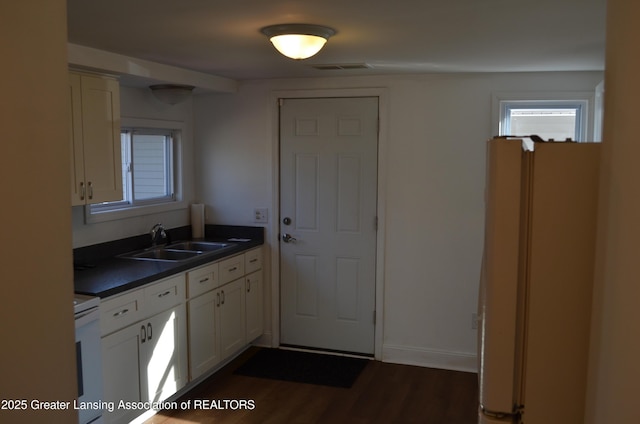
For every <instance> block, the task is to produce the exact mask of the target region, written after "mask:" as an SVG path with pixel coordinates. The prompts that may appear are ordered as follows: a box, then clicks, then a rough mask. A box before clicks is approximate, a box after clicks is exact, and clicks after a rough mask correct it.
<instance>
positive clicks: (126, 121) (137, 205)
mask: <svg viewBox="0 0 640 424" xmlns="http://www.w3.org/2000/svg"><path fill="white" fill-rule="evenodd" d="M123 130H131V131H133V132H135V131H136V130H140V131H143V132H144V133H149V134H153V133H158V134H162V133H164V134H166V133H169V132H171V133H172V135H173V141H172V144H173V152H172V153H171V155H170V156H171V157H170V158H169V162H170V163H169V164H168V166H170V167H171V169H172V181H171V183H170V184H171V185H172V190H171V191H172V194H171V195H170V196H163V197H161V198H158V199H149V200H138V201H135V202H134V203H129V202H120V203H118V202H114V203H113V204H112V205H108V206H100V207H96V205H86V206H85V207H84V210H85V222H86V223H97V222H104V221H112V220H118V219H123V218H130V217H137V216H141V215H148V214H152V213H159V212H167V211H172V210H178V209H184V208H186V207H187V205H186V203H185V201H184V188H183V176H182V168H183V167H182V149H183V140H182V138H183V137H184V124H183V123H182V122H179V121H166V120H155V119H139V118H125V117H123V118H122V121H121V131H123ZM134 166H135V165H134ZM125 184H128V182H127V181H126V179H125V180H123V185H125ZM129 190H131V187H129Z"/></svg>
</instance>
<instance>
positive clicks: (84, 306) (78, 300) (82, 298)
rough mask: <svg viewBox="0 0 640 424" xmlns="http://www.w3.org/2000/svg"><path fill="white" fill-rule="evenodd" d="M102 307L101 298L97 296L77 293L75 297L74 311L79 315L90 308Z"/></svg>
mask: <svg viewBox="0 0 640 424" xmlns="http://www.w3.org/2000/svg"><path fill="white" fill-rule="evenodd" d="M98 307H100V298H99V297H96V296H87V295H85V294H77V293H76V294H75V295H74V298H73V312H74V313H75V314H76V319H77V318H78V317H77V315H78V314H81V313H83V312H86V311H88V310H90V309H94V308H98Z"/></svg>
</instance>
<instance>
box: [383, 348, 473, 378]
mask: <svg viewBox="0 0 640 424" xmlns="http://www.w3.org/2000/svg"><path fill="white" fill-rule="evenodd" d="M382 362H389V363H393V364H402V365H417V366H420V367H429V368H440V369H445V370H452V371H464V372H473V373H477V372H478V361H477V355H474V354H469V353H462V352H451V351H444V350H435V349H424V348H418V347H412V346H399V345H389V344H385V345H384V346H382Z"/></svg>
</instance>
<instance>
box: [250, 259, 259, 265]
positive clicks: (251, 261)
mask: <svg viewBox="0 0 640 424" xmlns="http://www.w3.org/2000/svg"><path fill="white" fill-rule="evenodd" d="M255 262H258V258H253V259H251V260H250V261H249V263H250V264H252V263H255Z"/></svg>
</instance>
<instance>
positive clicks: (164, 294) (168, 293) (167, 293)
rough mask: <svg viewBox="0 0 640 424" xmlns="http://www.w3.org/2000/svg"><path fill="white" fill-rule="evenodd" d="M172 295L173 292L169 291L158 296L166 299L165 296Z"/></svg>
mask: <svg viewBox="0 0 640 424" xmlns="http://www.w3.org/2000/svg"><path fill="white" fill-rule="evenodd" d="M170 294H171V290H167V291H166V292H164V293H160V294H158V297H165V296H168V295H170Z"/></svg>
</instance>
